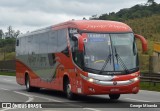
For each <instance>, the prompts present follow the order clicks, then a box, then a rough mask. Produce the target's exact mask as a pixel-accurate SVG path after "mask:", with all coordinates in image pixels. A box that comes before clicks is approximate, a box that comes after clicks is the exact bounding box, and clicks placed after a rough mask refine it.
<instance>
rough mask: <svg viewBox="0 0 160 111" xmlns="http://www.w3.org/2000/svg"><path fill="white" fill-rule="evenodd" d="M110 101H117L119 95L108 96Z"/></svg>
mask: <svg viewBox="0 0 160 111" xmlns="http://www.w3.org/2000/svg"><path fill="white" fill-rule="evenodd" d="M109 97H110V99H111V100H117V99H119V97H120V94H109Z"/></svg>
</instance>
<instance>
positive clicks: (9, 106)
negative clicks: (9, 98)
mask: <svg viewBox="0 0 160 111" xmlns="http://www.w3.org/2000/svg"><path fill="white" fill-rule="evenodd" d="M2 108H12V105H11V103H2Z"/></svg>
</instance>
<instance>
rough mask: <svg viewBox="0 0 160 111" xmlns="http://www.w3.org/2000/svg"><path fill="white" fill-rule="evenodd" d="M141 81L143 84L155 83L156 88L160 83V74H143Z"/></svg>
mask: <svg viewBox="0 0 160 111" xmlns="http://www.w3.org/2000/svg"><path fill="white" fill-rule="evenodd" d="M140 79H141V81H142V82H150V83H153V85H154V86H156V84H157V83H160V74H158V73H152V74H141V77H140Z"/></svg>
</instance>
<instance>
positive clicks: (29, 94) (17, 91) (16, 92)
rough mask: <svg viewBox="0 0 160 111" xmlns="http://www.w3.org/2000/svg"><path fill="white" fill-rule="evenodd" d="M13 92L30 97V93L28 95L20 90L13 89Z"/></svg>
mask: <svg viewBox="0 0 160 111" xmlns="http://www.w3.org/2000/svg"><path fill="white" fill-rule="evenodd" d="M13 92H15V93H17V94H21V95H24V96H27V97H32V95H30V94H26V93H22V92H18V91H13Z"/></svg>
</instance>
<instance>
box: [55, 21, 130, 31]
mask: <svg viewBox="0 0 160 111" xmlns="http://www.w3.org/2000/svg"><path fill="white" fill-rule="evenodd" d="M63 27H68V28H77V29H79V30H81V31H89V32H114V33H115V32H132V29H131V28H130V27H129V26H128V25H126V24H124V23H122V22H116V21H109V20H71V21H67V22H64V23H61V24H58V25H55V26H53V27H52V28H53V29H54V30H55V29H61V28H63Z"/></svg>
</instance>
